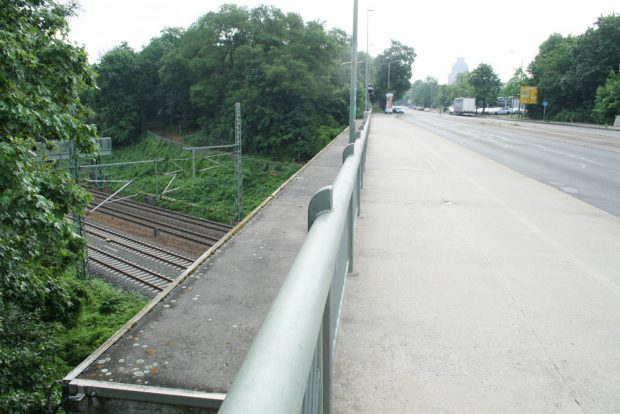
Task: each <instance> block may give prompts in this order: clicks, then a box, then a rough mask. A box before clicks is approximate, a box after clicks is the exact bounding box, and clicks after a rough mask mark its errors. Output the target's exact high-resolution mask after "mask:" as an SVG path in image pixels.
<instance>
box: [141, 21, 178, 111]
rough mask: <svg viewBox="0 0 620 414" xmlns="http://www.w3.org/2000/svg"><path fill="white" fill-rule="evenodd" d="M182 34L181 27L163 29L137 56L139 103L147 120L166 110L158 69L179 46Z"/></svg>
mask: <svg viewBox="0 0 620 414" xmlns="http://www.w3.org/2000/svg"><path fill="white" fill-rule="evenodd" d="M182 34H183V29H180V28H176V27H175V28H166V29H163V30H162V31H161V34H160V36H158V37H155V38H153V39H151V41H150V42H149V44H148V45H147V46H146V47H145V48H144V49H142V50H141V51H140V53H139V54H138V55H137V57H136V66H137V78H138V85H137V89H138V90H137V94H138V104H139V105H140V108H141V114H142V116H143V121H145V122H147V121H149V120H156V119H157V118H159V117H160V116H161V114H162V113H163V112H164V110H165V107H164V105H163V102H164V101H165V95H164V93H163V89H162V85H161V81H160V78H159V73H158V71H159V68H160V67H161V66H162V60H163V58H164V56H165V55H166V54H167V53H168V52H170V51H171V50H173V49H174V48H175V47H176V46H177V44H178V42H179V39H180V38H181V35H182Z"/></svg>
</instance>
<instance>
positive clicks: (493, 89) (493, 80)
mask: <svg viewBox="0 0 620 414" xmlns="http://www.w3.org/2000/svg"><path fill="white" fill-rule="evenodd" d="M469 84H470V85H471V87H472V89H473V92H474V95H473V96H474V97H475V98H476V105H477V106H478V107H481V108H482V112H483V113H484V109H485V108H487V107H490V106H495V102H496V101H497V97H498V96H499V92H500V90H501V87H502V82H501V81H500V80H499V76H497V74H496V73H495V71H494V70H493V68H492V67H491V65H488V64H486V63H481V64H480V65H478V67H477V68H476V69H474V70H473V71H472V72H471V74H470V75H469Z"/></svg>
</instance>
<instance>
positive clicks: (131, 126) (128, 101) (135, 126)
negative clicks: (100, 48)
mask: <svg viewBox="0 0 620 414" xmlns="http://www.w3.org/2000/svg"><path fill="white" fill-rule="evenodd" d="M95 70H96V71H97V73H98V78H97V84H98V87H99V93H97V94H96V95H95V98H94V105H93V106H94V109H95V111H96V112H97V116H96V120H97V125H98V126H99V130H100V131H101V133H102V134H103V135H105V136H109V137H111V138H112V142H113V143H115V144H120V145H123V144H128V143H131V142H132V140H134V139H135V138H137V137H138V136H139V134H140V127H141V124H142V118H143V116H142V108H141V107H140V100H141V99H140V98H139V96H138V86H139V76H138V67H137V64H136V53H135V52H134V51H133V49H132V48H131V47H129V45H127V43H121V44H120V45H119V46H116V47H115V48H113V49H112V50H110V51H109V52H107V53H106V54H105V55H103V57H102V58H101V62H100V63H99V64H98V65H96V66H95Z"/></svg>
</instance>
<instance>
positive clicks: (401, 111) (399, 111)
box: [392, 106, 405, 114]
mask: <svg viewBox="0 0 620 414" xmlns="http://www.w3.org/2000/svg"><path fill="white" fill-rule="evenodd" d="M392 113H394V114H404V113H405V111H403V109H402V108H401V107H399V106H395V107H394V108H392Z"/></svg>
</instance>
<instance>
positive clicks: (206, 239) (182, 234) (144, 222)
mask: <svg viewBox="0 0 620 414" xmlns="http://www.w3.org/2000/svg"><path fill="white" fill-rule="evenodd" d="M99 212H100V213H101V214H105V215H108V216H112V217H116V218H118V219H121V220H125V221H128V222H130V223H134V224H138V225H140V226H143V227H147V228H150V229H157V230H158V231H159V232H160V233H166V234H170V235H172V236H175V237H178V238H180V239H183V240H189V241H192V242H194V243H197V244H200V245H206V246H211V245H213V243H215V242H217V241H218V240H219V238H218V237H215V236H209V235H206V234H201V233H198V232H195V231H192V230H189V229H180V228H179V227H178V226H174V225H173V224H171V223H163V222H159V221H156V220H154V219H149V218H145V217H141V216H139V215H137V214H132V213H127V212H126V211H123V210H118V209H114V208H110V207H101V208H100V209H99Z"/></svg>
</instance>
